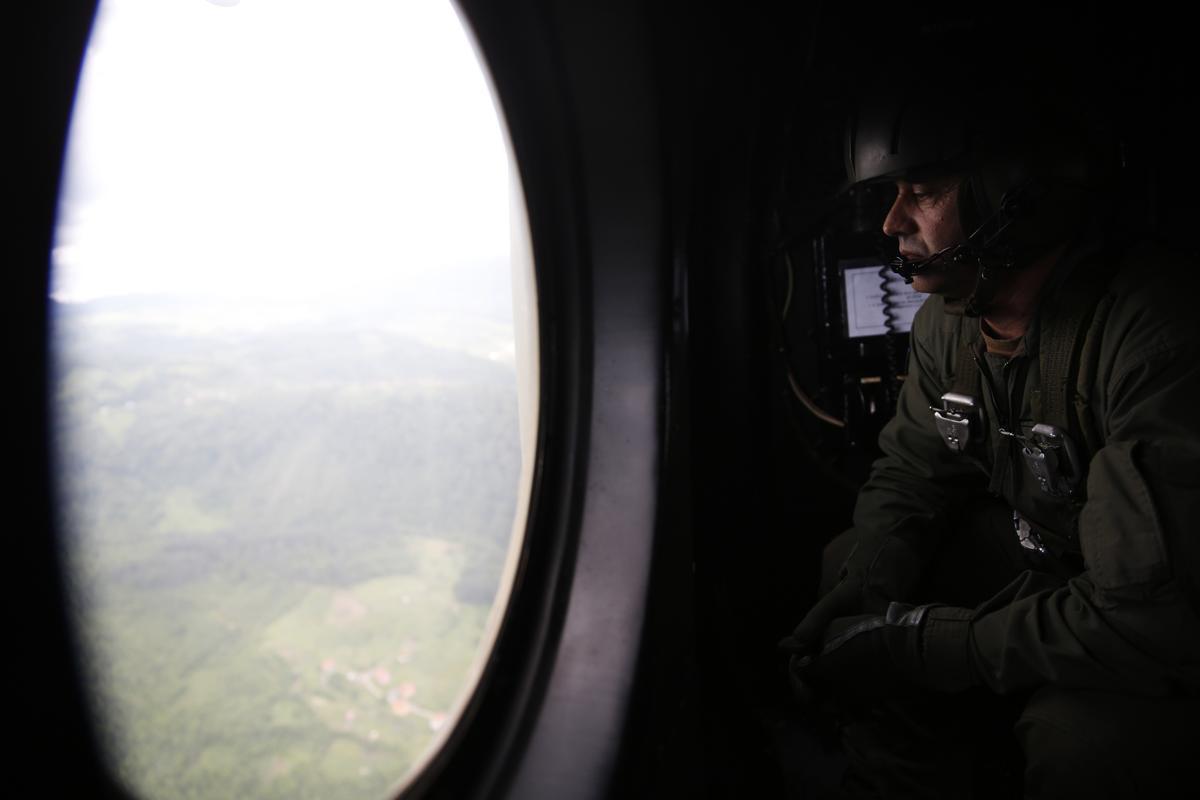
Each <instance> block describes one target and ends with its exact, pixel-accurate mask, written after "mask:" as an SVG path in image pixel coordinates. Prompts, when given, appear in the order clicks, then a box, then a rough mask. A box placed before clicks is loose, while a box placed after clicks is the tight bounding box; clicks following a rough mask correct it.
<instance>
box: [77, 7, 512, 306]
mask: <svg viewBox="0 0 1200 800" xmlns="http://www.w3.org/2000/svg"><path fill="white" fill-rule="evenodd" d="M80 89H81V91H80V98H79V101H78V104H77V107H76V111H75V119H74V124H73V129H72V140H71V146H70V159H69V163H68V176H69V179H68V182H67V184H66V190H65V192H64V197H63V201H62V212H61V215H60V217H61V223H60V228H59V232H58V246H57V247H56V250H55V263H56V269H55V273H54V293H55V295H56V296H58V297H60V298H63V299H87V298H91V297H97V296H104V295H111V294H123V293H128V292H175V291H196V292H204V293H216V294H223V293H230V294H240V295H245V294H265V295H274V296H278V295H291V296H325V295H328V294H329V293H338V292H355V291H367V290H370V291H375V292H378V291H394V292H403V291H405V286H406V285H407V284H408V282H410V281H411V280H413V279H414V278H419V277H420V276H421V274H423V273H426V272H428V271H431V270H437V271H439V272H440V273H444V272H445V271H446V270H452V269H454V266H453V265H455V264H459V263H467V262H470V263H473V264H476V265H477V264H479V263H498V264H507V258H508V251H509V241H508V237H509V222H508V163H507V154H506V150H505V143H504V139H503V134H502V130H501V127H500V124H499V122H498V120H497V117H496V114H495V110H494V107H493V103H492V99H491V96H490V91H489V88H488V86H487V82H486V79H485V77H484V75H483V74H482V71H481V70H480V68H479V66H478V61H477V58H476V55H475V53H474V51H473V48H472V46H471V44H470V42H469V39H468V38H467V36H466V35H465V34H464V32H463V30H462V26H461V24H460V22H459V21H458V18H457V16H456V15H455V13H454V10H453V9H452V8H451V6H450V5H449V3H448V2H447V0H410V1H409V2H392V1H389V0H338V2H330V1H329V0H320V2H318V1H317V0H242V2H240V3H237V4H230V3H228V2H222V3H216V4H214V3H212V2H205V0H174V2H165V1H164V0H104V2H103V3H102V8H101V14H100V17H99V19H98V22H97V29H96V31H95V33H94V34H93V39H92V42H91V45H90V47H89V51H88V56H87V59H86V63H85V70H84V74H83V78H82V82H81V87H80Z"/></svg>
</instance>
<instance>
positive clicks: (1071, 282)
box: [1038, 261, 1115, 463]
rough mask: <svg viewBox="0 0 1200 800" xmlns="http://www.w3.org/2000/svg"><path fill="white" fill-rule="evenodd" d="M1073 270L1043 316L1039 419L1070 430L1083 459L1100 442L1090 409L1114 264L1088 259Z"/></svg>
mask: <svg viewBox="0 0 1200 800" xmlns="http://www.w3.org/2000/svg"><path fill="white" fill-rule="evenodd" d="M1073 272H1074V274H1073V275H1072V276H1071V277H1070V278H1068V280H1067V281H1066V285H1065V286H1063V287H1061V291H1059V292H1058V293H1057V297H1056V299H1055V302H1053V303H1052V304H1050V305H1049V306H1048V308H1047V309H1046V311H1047V312H1048V313H1044V314H1043V317H1042V318H1043V320H1044V322H1043V324H1042V331H1041V336H1040V339H1041V341H1040V343H1039V346H1038V349H1039V352H1038V362H1039V367H1040V369H1041V376H1042V414H1041V416H1042V419H1041V420H1039V421H1041V422H1046V423H1049V424H1051V425H1057V426H1058V427H1060V428H1063V429H1064V430H1066V431H1069V432H1070V433H1071V434H1072V435H1074V436H1075V437H1076V438H1077V439H1078V440H1080V441H1081V442H1082V443H1083V444H1084V445H1085V446H1086V448H1087V453H1086V454H1085V463H1086V461H1089V460H1090V459H1091V456H1092V454H1094V453H1095V451H1096V450H1098V449H1100V447H1102V446H1103V445H1104V441H1103V435H1102V433H1101V432H1100V431H1098V430H1096V426H1095V424H1094V423H1093V422H1092V419H1091V414H1090V413H1089V403H1090V401H1091V380H1092V378H1093V377H1094V375H1095V371H1096V367H1097V362H1098V359H1099V355H1100V347H1099V342H1100V340H1101V338H1102V337H1101V336H1100V335H1099V334H1100V333H1101V332H1102V331H1103V329H1104V325H1105V323H1106V322H1107V320H1108V314H1109V312H1110V311H1111V310H1112V305H1113V298H1112V297H1111V296H1110V295H1109V294H1108V287H1109V284H1110V283H1111V279H1112V276H1113V274H1114V272H1115V270H1114V267H1113V265H1112V263H1111V262H1110V263H1104V262H1099V263H1098V262H1097V261H1088V262H1085V263H1082V264H1078V265H1076V267H1075V269H1074V271H1073Z"/></svg>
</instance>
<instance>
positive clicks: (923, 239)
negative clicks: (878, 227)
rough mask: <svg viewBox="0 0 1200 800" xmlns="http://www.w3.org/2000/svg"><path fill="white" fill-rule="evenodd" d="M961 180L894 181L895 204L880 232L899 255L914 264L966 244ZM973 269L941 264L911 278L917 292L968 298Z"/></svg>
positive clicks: (949, 263) (951, 178) (971, 289)
mask: <svg viewBox="0 0 1200 800" xmlns="http://www.w3.org/2000/svg"><path fill="white" fill-rule="evenodd" d="M961 182H962V181H961V179H959V178H955V177H946V178H930V179H928V180H922V181H896V200H895V202H893V203H892V207H891V209H890V210H889V211H888V214H887V216H886V217H885V218H884V220H883V232H884V233H885V234H887V235H888V236H894V237H895V238H896V240H897V243H898V244H899V245H900V255H902V256H904V257H905V258H907V259H909V260H911V261H916V260H920V259H924V258H928V257H929V256H931V255H933V254H934V253H938V252H940V251H942V250H945V249H946V248H948V247H953V246H955V245H957V244H962V242H964V241H966V238H967V237H966V233H965V232H964V231H963V227H962V220H961V219H960V218H959V214H958V191H959V185H960V184H961ZM975 276H976V269H975V267H974V266H973V265H968V264H953V263H951V262H950V261H943V262H941V264H940V266H937V267H933V268H931V269H930V270H929V271H927V272H922V273H919V274H917V275H914V276H913V288H914V289H916V290H917V291H918V292H936V293H938V294H943V295H946V296H947V297H968V296H969V295H970V294H971V292H972V291H974V288H975Z"/></svg>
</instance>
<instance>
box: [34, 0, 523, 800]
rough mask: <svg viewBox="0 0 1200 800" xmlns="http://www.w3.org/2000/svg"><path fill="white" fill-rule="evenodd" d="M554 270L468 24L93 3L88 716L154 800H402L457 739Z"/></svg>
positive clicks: (74, 565) (504, 564)
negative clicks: (534, 233) (531, 225)
mask: <svg viewBox="0 0 1200 800" xmlns="http://www.w3.org/2000/svg"><path fill="white" fill-rule="evenodd" d="M528 254H529V244H528V240H527V232H526V223H525V218H524V204H523V199H522V195H521V190H520V186H519V183H518V181H517V180H516V177H515V170H514V169H513V168H512V165H511V162H510V158H509V153H508V149H507V143H506V137H505V134H504V130H503V127H502V123H501V121H500V119H499V117H498V114H497V111H496V108H495V105H494V103H493V100H492V96H491V91H490V87H489V84H488V81H487V77H486V75H485V73H484V71H483V69H482V67H481V64H480V61H479V59H478V57H477V55H476V52H475V50H474V47H473V45H472V43H471V40H470V38H469V36H468V34H467V33H466V31H465V29H464V26H463V24H462V23H461V22H460V20H459V18H458V17H457V15H456V13H455V10H454V8H453V7H452V6H451V5H450V4H449V2H448V0H409V1H406V2H403V3H396V2H391V0H338V2H331V1H330V0H102V2H101V4H100V8H99V11H98V16H97V20H96V24H95V28H94V31H93V33H92V38H91V41H90V44H89V48H88V51H87V55H86V58H85V63H84V70H83V73H82V77H81V84H80V92H79V97H78V101H77V104H76V108H75V112H74V118H73V122H72V131H71V137H70V143H69V151H68V158H67V165H66V178H65V182H64V187H63V191H62V197H61V202H60V213H59V223H58V230H57V237H56V244H55V250H54V261H53V266H54V270H53V275H52V287H51V305H52V309H53V320H54V332H53V342H54V359H55V376H56V387H55V391H56V396H55V410H56V414H55V417H56V423H55V432H56V439H57V447H56V452H57V457H58V464H59V467H58V469H59V475H60V496H61V507H62V509H63V521H64V529H65V531H66V537H65V540H64V548H65V551H66V557H67V560H68V563H69V566H70V576H69V577H70V578H71V584H72V595H71V601H72V603H73V607H74V609H75V615H76V620H77V623H78V626H77V627H78V636H79V640H80V643H81V645H82V647H83V649H84V652H85V654H86V656H87V664H86V666H87V673H88V678H89V688H90V690H91V692H92V696H93V699H94V701H95V712H96V718H97V721H98V725H99V728H100V734H101V738H102V740H103V742H104V744H105V747H106V749H107V751H108V757H109V759H110V763H111V764H112V766H113V769H114V772H115V773H116V775H117V776H118V777H119V778H120V779H121V780H122V781H123V782H125V783H126V784H127V786H128V787H129V788H130V789H131V790H132V791H133V792H134V793H135V794H137V795H140V796H143V797H147V798H230V797H265V798H271V797H278V798H301V797H314V798H330V797H362V798H381V797H385V796H388V795H389V794H391V793H394V792H395V791H397V789H398V788H399V787H401V786H402V785H403V784H404V781H405V779H406V778H407V777H410V776H411V775H412V774H414V771H415V770H417V769H419V767H420V765H421V763H422V761H423V760H424V759H427V758H429V756H430V753H431V752H433V751H434V750H435V748H436V747H437V744H438V742H439V740H440V739H442V738H444V737H445V736H446V735H447V733H448V732H449V730H450V729H451V728H452V726H453V725H454V723H455V719H456V715H457V714H458V713H459V712H460V710H461V708H462V706H463V704H464V703H465V702H466V700H467V699H468V697H469V694H470V691H471V690H472V688H473V686H474V682H475V680H476V679H477V677H478V674H479V671H480V670H481V665H482V663H483V659H484V658H485V657H486V654H487V652H488V650H489V648H490V646H491V644H492V640H493V638H494V635H495V631H496V628H497V626H498V621H499V619H500V617H501V615H502V613H503V607H504V603H505V601H506V599H507V593H508V584H509V582H510V581H511V580H512V573H513V565H514V564H515V560H516V559H515V554H516V552H517V550H518V549H519V547H520V536H521V533H522V532H523V529H524V520H525V504H526V503H527V498H528V494H529V483H530V479H531V478H530V476H531V468H532V467H531V465H532V456H533V453H532V449H533V445H532V443H533V436H534V428H535V426H536V401H537V387H536V373H537V370H536V352H535V351H534V339H535V336H534V332H535V324H534V320H533V316H532V315H533V312H534V309H535V304H534V302H533V299H532V267H531V264H530V262H529V255H528ZM514 309H515V311H514Z"/></svg>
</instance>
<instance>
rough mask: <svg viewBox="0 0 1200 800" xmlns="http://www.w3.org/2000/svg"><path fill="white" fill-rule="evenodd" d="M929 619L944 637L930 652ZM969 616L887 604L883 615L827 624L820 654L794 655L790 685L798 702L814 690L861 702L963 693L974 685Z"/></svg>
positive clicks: (946, 608)
mask: <svg viewBox="0 0 1200 800" xmlns="http://www.w3.org/2000/svg"><path fill="white" fill-rule="evenodd" d="M934 617H936V618H937V619H938V624H939V625H941V626H942V628H941V629H940V630H941V631H942V636H943V637H944V638H943V639H941V640H939V644H938V646H937V647H935V648H932V650H931V648H930V647H929V646H928V644H929V643H928V642H926V641H925V638H924V637H925V633H926V625H927V623H928V621H929V620H930V619H931V618H934ZM969 617H970V612H969V611H968V610H967V609H957V608H951V607H949V606H941V605H925V606H915V607H914V606H911V605H906V604H904V603H892V604H890V605H889V606H888V609H887V613H885V614H884V615H882V616H877V615H859V616H852V617H839V618H837V619H835V620H833V621H832V622H831V623H830V624H829V627H828V629H827V630H826V632H825V638H824V641H823V642H822V643H821V648H820V652H818V653H813V652H812V651H811V650H808V649H807V648H806V649H805V650H801V651H793V653H794V655H793V656H792V659H791V663H790V672H791V673H792V680H793V686H794V687H796V688H797V691H798V694H800V695H801V697H802V699H803V694H804V692H805V691H809V692H811V690H812V689H814V688H815V689H818V690H826V691H833V692H835V693H838V694H844V695H853V696H856V697H861V698H880V697H901V696H905V695H910V694H913V693H915V692H917V691H918V690H920V689H940V690H947V691H957V690H960V689H964V688H966V687H967V686H969V685H972V684H974V683H975V682H976V681H975V679H974V677H973V674H972V671H971V667H970V664H969V660H968V656H967V646H966V644H967V632H968V628H969V625H970V622H969ZM785 641H786V640H785ZM942 641H945V642H947V643H949V644H950V646H948V647H947V646H942V645H941V642H942ZM959 642H961V646H960V645H959ZM782 644H783V643H781V645H782ZM930 656H933V658H932V659H931V658H930Z"/></svg>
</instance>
